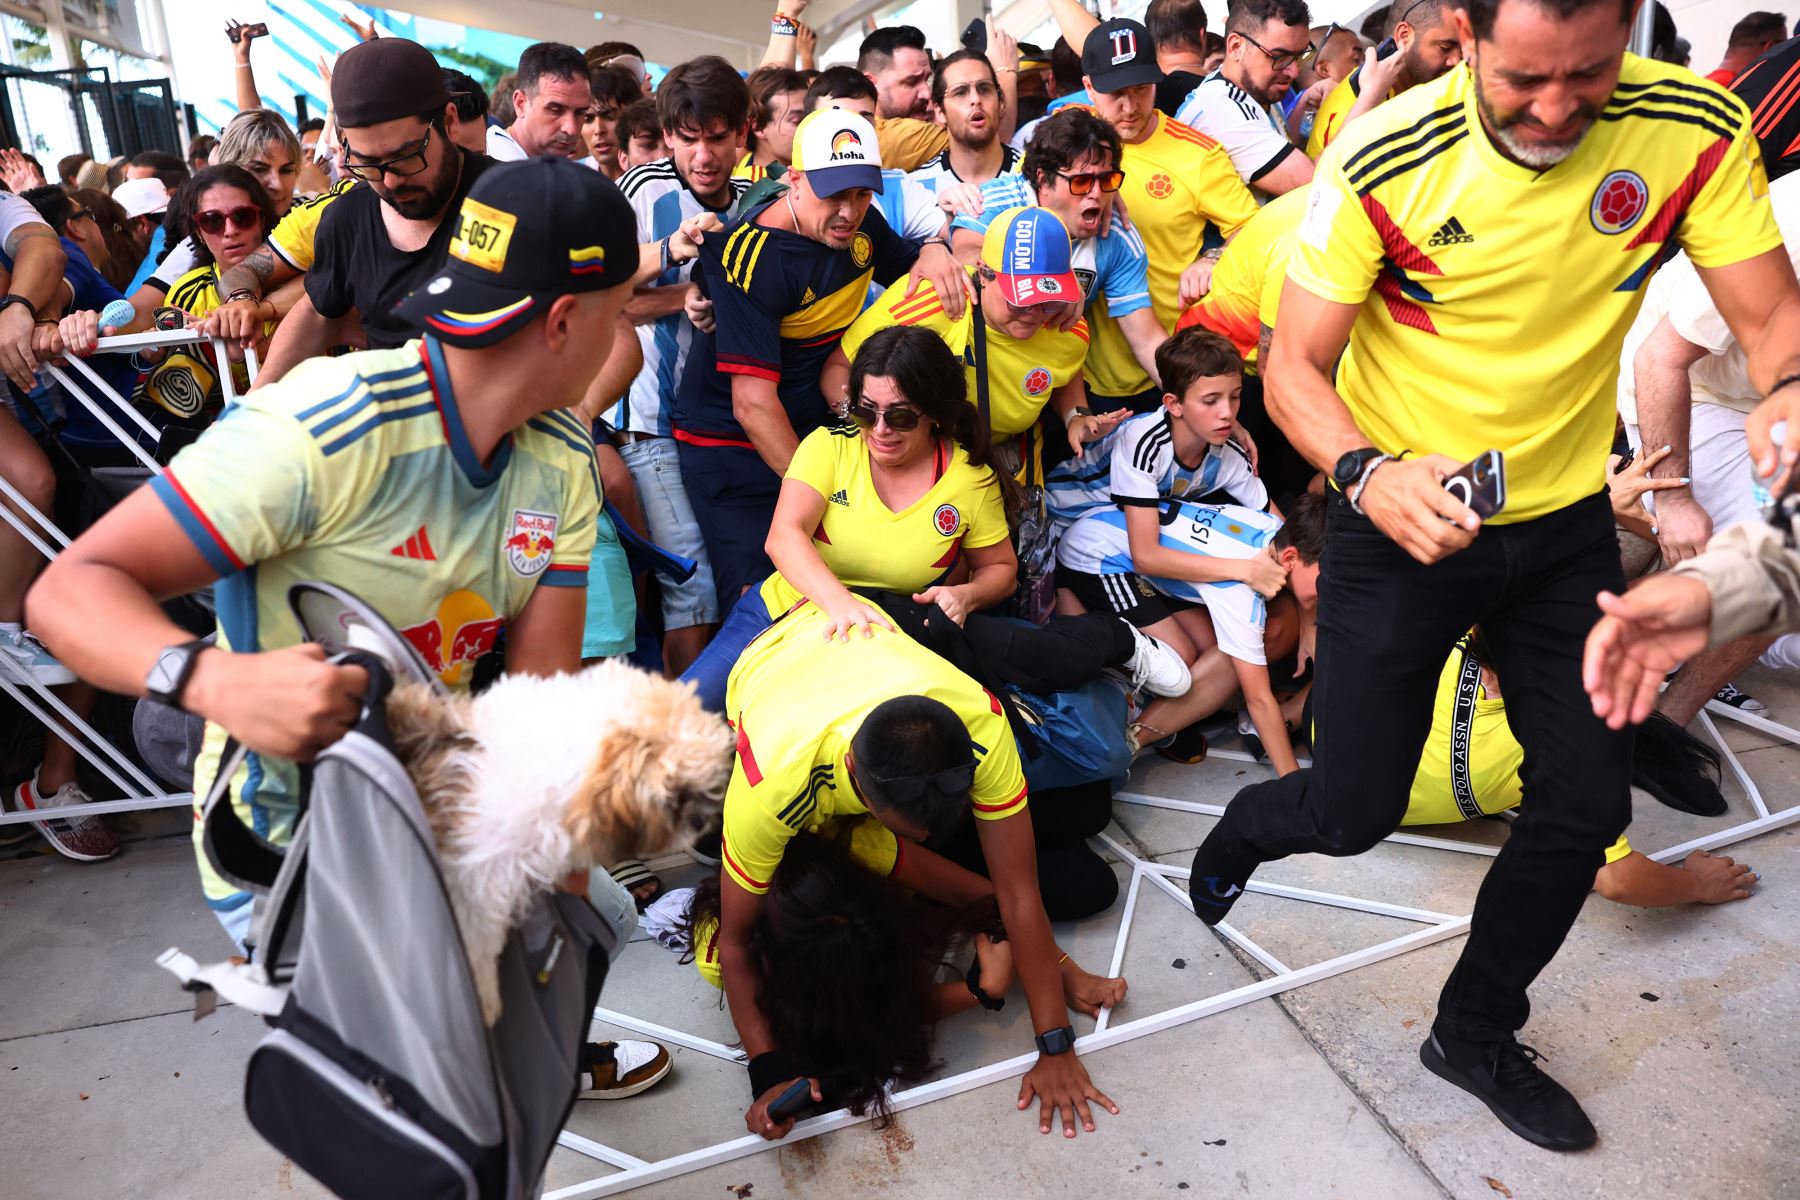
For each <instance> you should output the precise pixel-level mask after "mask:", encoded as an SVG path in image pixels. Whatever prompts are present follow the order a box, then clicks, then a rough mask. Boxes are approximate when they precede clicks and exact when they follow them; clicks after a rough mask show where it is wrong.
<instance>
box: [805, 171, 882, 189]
mask: <svg viewBox="0 0 1800 1200" xmlns="http://www.w3.org/2000/svg"><path fill="white" fill-rule="evenodd" d="M803 174H804V175H805V176H806V183H807V186H808V187H810V188H812V190H813V195H815V196H835V195H837V194H838V193H839V192H847V191H849V190H850V189H851V188H868V189H869V190H870V191H873V192H879V191H881V168H880V167H876V166H871V165H870V164H868V163H850V164H847V165H845V166H841V167H814V168H813V169H812V170H810V171H805V172H803Z"/></svg>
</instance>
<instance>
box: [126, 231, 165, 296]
mask: <svg viewBox="0 0 1800 1200" xmlns="http://www.w3.org/2000/svg"><path fill="white" fill-rule="evenodd" d="M165 236H166V231H165V230H164V229H163V227H162V226H161V225H158V226H157V227H156V232H155V233H153V234H151V235H150V249H149V250H148V251H146V252H145V254H144V261H143V262H141V263H139V264H138V269H137V274H136V275H133V276H132V277H131V283H130V285H129V286H128V287H126V289H125V295H126V296H127V297H130V296H134V295H136V294H137V290H138V289H139V288H141V287H143V286H144V281H145V280H146V279H149V278H150V276H151V275H153V274H155V273H156V265H157V260H158V259H160V258H161V257H162V251H163V245H164V238H165Z"/></svg>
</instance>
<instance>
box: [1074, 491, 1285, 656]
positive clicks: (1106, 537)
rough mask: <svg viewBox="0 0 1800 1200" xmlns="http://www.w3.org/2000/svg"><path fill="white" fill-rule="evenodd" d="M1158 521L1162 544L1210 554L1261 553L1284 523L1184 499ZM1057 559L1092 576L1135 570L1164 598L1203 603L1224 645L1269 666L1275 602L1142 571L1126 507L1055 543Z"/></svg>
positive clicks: (1099, 515)
mask: <svg viewBox="0 0 1800 1200" xmlns="http://www.w3.org/2000/svg"><path fill="white" fill-rule="evenodd" d="M1158 520H1159V522H1160V524H1161V532H1160V534H1159V536H1158V538H1157V541H1158V542H1160V543H1161V544H1162V545H1164V546H1167V547H1169V548H1170V549H1172V550H1179V551H1181V552H1182V553H1184V554H1203V555H1206V556H1208V557H1210V558H1255V557H1256V556H1257V555H1258V554H1261V553H1262V551H1263V547H1264V546H1267V545H1268V544H1269V542H1270V540H1271V539H1272V538H1274V536H1275V533H1276V531H1277V530H1279V529H1280V528H1281V519H1280V518H1279V517H1275V516H1271V515H1270V514H1268V513H1263V512H1256V511H1254V510H1253V509H1248V508H1241V507H1239V506H1237V505H1233V504H1224V505H1211V504H1194V503H1191V502H1189V501H1186V500H1169V501H1165V502H1164V503H1163V504H1162V505H1161V511H1160V512H1159V514H1158ZM1056 561H1057V562H1058V563H1059V564H1060V565H1062V566H1065V567H1067V568H1069V569H1070V570H1071V571H1080V572H1082V573H1083V574H1087V575H1136V576H1138V577H1139V578H1140V579H1142V580H1143V581H1144V582H1146V583H1148V584H1149V585H1150V586H1151V587H1153V588H1155V589H1156V590H1157V591H1159V592H1161V593H1162V594H1163V595H1165V596H1173V597H1174V598H1175V599H1177V600H1187V601H1190V602H1193V603H1197V604H1204V605H1206V611H1207V613H1208V615H1209V616H1211V617H1212V623H1213V633H1214V634H1215V635H1217V637H1218V639H1219V649H1221V650H1223V651H1224V652H1225V653H1227V654H1229V655H1231V657H1233V658H1235V659H1238V660H1240V661H1242V662H1248V663H1257V664H1259V665H1265V666H1266V665H1267V664H1268V661H1269V655H1268V651H1266V650H1265V649H1264V648H1263V629H1264V627H1265V626H1266V625H1268V623H1269V606H1268V604H1267V603H1265V602H1264V600H1263V598H1262V596H1261V594H1260V593H1258V592H1257V590H1256V589H1255V588H1253V587H1251V586H1250V585H1249V584H1247V583H1238V582H1236V581H1231V582H1221V583H1192V582H1190V581H1188V580H1185V579H1158V578H1156V577H1155V576H1152V575H1145V574H1143V572H1141V571H1138V570H1137V569H1136V568H1135V567H1134V566H1133V564H1132V561H1131V538H1130V536H1129V535H1128V534H1127V533H1126V530H1125V510H1124V509H1121V508H1103V509H1095V510H1094V511H1092V512H1090V513H1088V514H1087V515H1086V516H1084V517H1082V518H1081V519H1080V520H1079V521H1076V522H1075V523H1074V524H1073V525H1071V526H1069V529H1068V532H1067V533H1064V534H1063V535H1062V540H1061V541H1059V542H1058V543H1057V544H1056Z"/></svg>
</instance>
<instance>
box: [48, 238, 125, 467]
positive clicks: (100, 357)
mask: <svg viewBox="0 0 1800 1200" xmlns="http://www.w3.org/2000/svg"><path fill="white" fill-rule="evenodd" d="M61 241H62V246H63V252H64V253H65V254H67V255H68V256H69V262H68V265H67V266H65V267H64V268H63V278H64V279H66V280H68V281H69V286H70V287H71V288H73V289H74V290H75V299H74V300H73V301H72V302H71V303H70V305H69V311H71V312H77V311H80V310H84V309H90V308H91V309H93V310H94V311H96V312H98V311H99V310H101V309H103V308H105V307H106V306H107V305H108V304H109V303H111V302H112V301H114V300H121V299H123V298H124V297H122V296H120V295H119V289H118V288H116V287H114V286H113V285H112V284H110V283H108V282H107V281H106V277H105V276H104V275H102V274H100V272H99V271H97V270H95V269H94V264H93V263H91V262H89V261H88V256H87V254H86V253H85V252H84V251H83V250H82V248H81V247H80V246H78V245H76V244H75V243H74V242H72V241H70V240H69V239H68V238H62V239H61ZM88 365H89V366H91V367H93V368H94V373H95V374H97V375H98V376H100V378H102V379H104V380H106V382H107V383H108V384H109V385H111V387H112V389H113V390H114V391H116V392H118V393H119V395H120V396H122V397H124V399H125V400H126V402H127V403H129V402H130V400H131V393H132V392H133V391H134V390H135V389H136V388H137V381H138V372H137V368H135V367H133V366H132V365H131V355H129V354H96V355H94V356H93V358H91V359H90V360H88ZM68 374H69V377H70V378H71V379H74V380H76V381H77V382H78V383H79V384H82V385H83V387H82V391H83V392H84V393H86V394H87V395H88V396H89V397H90V398H91V399H93V400H94V401H96V402H97V403H99V404H101V405H102V406H104V407H105V408H106V410H107V416H109V417H112V418H113V420H114V421H116V422H117V423H118V424H119V426H120V428H122V429H125V430H127V431H129V432H133V433H138V434H141V433H142V432H143V431H142V430H140V429H138V428H137V422H135V421H133V420H131V419H130V418H129V417H125V416H121V415H119V414H118V413H117V412H116V411H115V407H114V405H113V403H112V401H110V400H108V399H107V398H106V397H105V396H104V395H102V394H100V391H99V389H98V388H95V387H93V386H91V385H88V381H87V379H86V378H85V377H83V376H82V375H81V373H80V372H79V371H77V370H76V369H75V368H73V367H71V368H69V371H68ZM63 414H64V417H65V418H66V423H65V424H64V425H63V428H62V429H61V431H60V432H59V435H58V436H60V437H61V438H62V440H63V441H65V442H71V443H74V444H77V445H81V446H117V445H118V444H119V439H118V438H116V437H114V436H113V435H112V433H111V432H110V431H109V430H108V429H107V428H106V426H104V425H102V424H101V423H100V422H99V420H97V419H96V418H95V416H94V414H93V413H91V412H89V411H88V409H87V406H86V405H84V404H82V403H81V401H79V400H76V399H74V398H73V397H68V398H65V400H64V401H63Z"/></svg>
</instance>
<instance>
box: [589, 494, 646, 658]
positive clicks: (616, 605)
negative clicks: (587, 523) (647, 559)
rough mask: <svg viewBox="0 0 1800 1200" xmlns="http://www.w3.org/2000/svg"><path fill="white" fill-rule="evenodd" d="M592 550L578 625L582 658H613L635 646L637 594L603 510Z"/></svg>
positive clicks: (623, 556) (629, 651)
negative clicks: (584, 607) (584, 606)
mask: <svg viewBox="0 0 1800 1200" xmlns="http://www.w3.org/2000/svg"><path fill="white" fill-rule="evenodd" d="M596 527H597V528H596V533H595V537H594V554H593V557H592V558H590V559H589V560H588V585H587V620H586V621H585V622H584V623H583V624H582V629H581V657H582V658H614V657H617V656H618V655H621V654H630V653H631V652H632V650H633V649H634V648H636V646H637V596H636V595H635V594H634V593H633V592H632V590H631V567H630V565H629V564H628V563H627V562H626V561H625V547H623V546H621V545H620V544H619V531H618V530H617V529H616V528H615V527H614V526H613V523H612V518H611V517H609V516H607V515H606V513H605V512H602V513H600V515H599V517H598V519H597V521H596Z"/></svg>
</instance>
